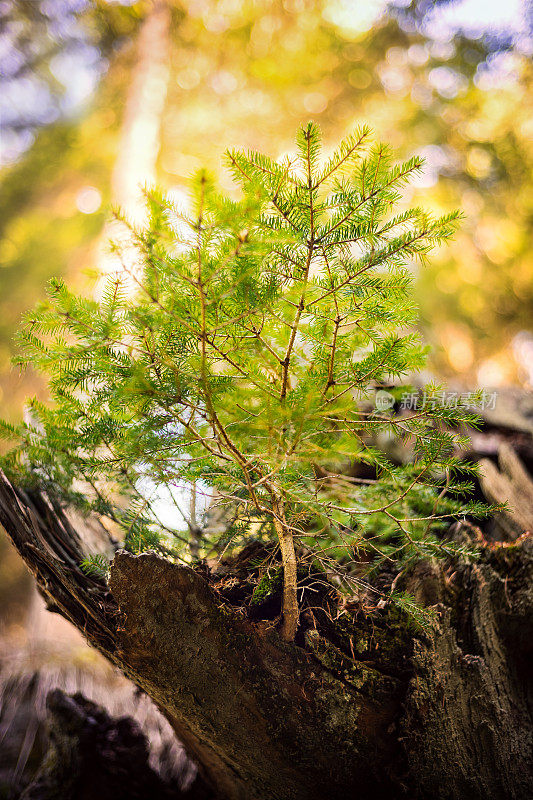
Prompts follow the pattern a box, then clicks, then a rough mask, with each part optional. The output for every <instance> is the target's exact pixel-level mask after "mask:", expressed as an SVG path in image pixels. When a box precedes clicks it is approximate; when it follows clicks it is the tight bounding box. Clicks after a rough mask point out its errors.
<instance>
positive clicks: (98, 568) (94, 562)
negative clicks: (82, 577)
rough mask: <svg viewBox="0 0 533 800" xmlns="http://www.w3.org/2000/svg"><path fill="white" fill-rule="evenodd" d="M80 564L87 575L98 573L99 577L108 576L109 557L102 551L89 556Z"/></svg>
mask: <svg viewBox="0 0 533 800" xmlns="http://www.w3.org/2000/svg"><path fill="white" fill-rule="evenodd" d="M80 566H81V568H82V569H83V571H84V572H86V573H87V575H97V576H98V577H99V578H107V576H108V575H109V559H108V558H107V556H105V555H103V554H102V553H97V554H96V555H92V556H87V558H84V559H83V561H82V562H81V564H80Z"/></svg>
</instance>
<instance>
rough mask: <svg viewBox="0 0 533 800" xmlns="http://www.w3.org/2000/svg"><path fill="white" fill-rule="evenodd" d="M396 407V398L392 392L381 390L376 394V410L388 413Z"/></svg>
mask: <svg viewBox="0 0 533 800" xmlns="http://www.w3.org/2000/svg"><path fill="white" fill-rule="evenodd" d="M393 405H394V397H393V396H392V395H391V393H390V392H386V391H385V390H384V389H380V390H379V392H376V408H377V410H378V411H388V410H389V409H390V408H392V407H393Z"/></svg>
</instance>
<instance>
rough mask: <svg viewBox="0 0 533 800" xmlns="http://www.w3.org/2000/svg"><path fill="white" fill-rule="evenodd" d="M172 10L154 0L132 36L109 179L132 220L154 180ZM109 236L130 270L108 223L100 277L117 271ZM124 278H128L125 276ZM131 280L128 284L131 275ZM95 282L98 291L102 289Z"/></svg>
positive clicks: (141, 211) (164, 0) (130, 257)
mask: <svg viewBox="0 0 533 800" xmlns="http://www.w3.org/2000/svg"><path fill="white" fill-rule="evenodd" d="M170 24H171V10H170V5H169V2H168V0H154V1H153V3H151V4H150V6H149V11H148V12H147V13H146V16H145V17H144V19H143V21H142V23H141V27H140V30H139V34H138V39H137V59H136V66H135V69H134V72H133V78H132V81H131V85H130V89H129V92H128V96H127V99H126V108H125V112H124V120H123V123H122V131H121V134H120V139H119V145H118V153H117V159H116V162H115V168H114V170H113V176H112V181H111V193H112V201H113V204H114V205H115V206H118V207H119V208H120V209H121V211H122V212H123V213H124V214H125V216H126V217H127V218H128V220H130V221H131V222H132V223H134V224H135V225H141V224H142V223H144V222H145V221H146V210H145V203H144V198H143V194H142V190H143V188H144V187H145V186H146V185H148V186H149V185H151V184H154V182H155V181H156V163H157V157H158V154H159V146H160V130H161V119H162V116H163V111H164V106H165V99H166V94H167V87H168V81H169V75H170V71H169V62H170ZM109 238H112V239H113V240H114V241H117V242H118V243H119V244H120V245H122V246H123V247H124V249H125V254H124V258H125V260H126V261H127V262H128V263H127V267H128V269H133V270H134V269H135V259H134V254H133V253H132V251H131V249H130V250H128V247H127V245H128V239H129V237H128V235H127V232H126V231H124V230H123V229H121V228H119V229H117V230H115V229H114V227H113V226H111V225H107V226H106V227H105V229H104V234H103V237H102V239H103V240H102V242H101V245H100V255H99V258H98V261H99V269H100V272H101V273H102V274H103V276H106V275H109V274H110V273H115V272H117V271H118V272H119V273H120V272H121V270H122V264H121V261H120V259H118V258H117V256H116V255H113V254H112V253H110V252H109V250H108V240H109ZM125 279H126V283H127V282H128V278H127V276H125ZM129 280H130V285H131V286H132V283H131V279H129ZM101 284H102V281H100V284H99V286H98V287H97V291H98V290H99V289H100V288H101Z"/></svg>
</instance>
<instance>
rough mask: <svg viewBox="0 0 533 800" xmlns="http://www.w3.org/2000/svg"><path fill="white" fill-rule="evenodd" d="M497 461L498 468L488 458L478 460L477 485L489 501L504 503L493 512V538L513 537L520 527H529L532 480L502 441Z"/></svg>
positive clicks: (532, 518) (532, 523)
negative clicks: (499, 508)
mask: <svg viewBox="0 0 533 800" xmlns="http://www.w3.org/2000/svg"><path fill="white" fill-rule="evenodd" d="M498 462H499V470H498V468H497V467H496V465H495V464H494V463H493V462H492V461H489V459H482V460H481V462H480V467H481V477H480V480H481V486H482V488H483V491H484V493H485V496H486V497H487V498H488V499H489V500H490V501H491V502H492V503H496V504H503V503H506V504H507V508H505V509H504V510H503V511H499V512H497V513H496V514H495V516H494V521H493V524H494V527H495V528H496V529H497V531H496V538H500V539H501V538H503V539H511V540H515V539H517V538H518V537H519V536H521V535H522V534H523V533H524V531H533V481H532V480H531V478H530V477H529V475H528V473H527V471H526V469H525V467H524V465H523V464H522V462H521V460H520V458H519V457H518V456H517V454H516V453H515V451H514V450H513V448H512V447H510V446H509V445H508V444H506V443H504V444H502V445H501V447H500V450H499V456H498Z"/></svg>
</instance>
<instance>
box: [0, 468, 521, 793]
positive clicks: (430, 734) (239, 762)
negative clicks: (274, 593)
mask: <svg viewBox="0 0 533 800" xmlns="http://www.w3.org/2000/svg"><path fill="white" fill-rule="evenodd" d="M0 522H1V523H2V525H3V526H4V527H5V528H6V530H7V532H8V534H9V535H10V537H11V538H12V541H13V542H14V544H15V546H16V547H17V549H18V550H19V552H20V553H21V554H22V556H23V558H24V559H25V561H26V563H27V564H28V566H29V567H30V569H31V570H32V572H33V573H34V575H35V577H36V579H37V582H38V584H39V586H40V588H41V591H42V592H43V594H44V595H45V596H46V597H47V599H48V601H49V603H50V605H51V606H53V607H54V609H55V610H58V611H60V613H62V614H63V615H64V616H66V617H67V618H68V619H70V620H71V621H72V622H73V623H74V624H75V625H77V627H79V628H80V630H82V631H83V632H84V633H85V635H86V636H87V638H88V639H89V641H90V642H91V643H92V644H93V645H95V646H96V647H98V648H99V649H100V650H101V651H102V652H103V653H105V655H106V656H107V657H108V658H109V659H110V660H111V661H112V662H113V663H115V664H116V665H118V666H119V667H120V668H121V669H122V670H123V671H124V672H125V673H126V675H128V676H129V677H130V678H131V680H133V681H134V682H135V683H136V684H138V685H139V686H140V687H142V688H143V689H144V690H145V691H146V692H147V693H148V694H149V695H150V696H151V697H152V698H153V699H154V700H155V702H156V703H157V704H158V705H159V707H160V708H161V709H162V711H163V712H164V713H165V715H166V716H167V718H168V719H169V720H170V722H171V724H172V725H173V727H174V729H175V731H176V734H177V735H178V737H179V738H180V740H181V741H182V742H183V744H184V745H185V747H186V748H187V750H188V752H189V753H190V755H191V756H192V757H193V758H194V759H195V760H196V761H197V763H198V764H199V767H200V769H201V771H202V773H203V775H204V776H205V778H206V779H207V780H208V781H209V782H210V784H211V786H212V787H213V789H214V791H215V792H216V794H217V796H218V797H220V798H227V800H315V799H316V800H318V799H319V798H320V800H322V799H323V798H324V797H327V798H329V799H330V800H344V798H346V799H348V798H358V800H365V798H368V799H370V798H372V799H373V800H374V799H375V798H386V799H387V800H395V799H396V798H398V800H400V798H403V799H404V800H405V798H416V797H418V798H427V797H433V798H438V799H439V800H452V799H453V800H455V798H457V800H459V798H460V799H461V800H463V799H464V798H466V797H468V798H469V800H470V799H472V800H508V799H509V800H526V798H528V800H529V798H530V797H531V796H533V774H532V769H531V752H532V745H533V736H532V722H531V718H532V709H533V685H532V679H531V670H530V669H529V668H528V664H529V663H530V658H531V655H532V643H533V635H532V634H533V630H532V619H533V614H532V612H533V589H532V577H533V576H532V571H533V543H532V541H531V539H530V538H529V537H522V538H521V539H520V540H518V542H517V543H515V544H513V545H512V546H510V547H506V548H503V547H502V548H499V547H495V548H494V549H487V550H486V551H485V553H484V555H483V557H482V558H481V561H480V562H479V563H478V564H474V565H472V564H467V563H457V564H454V565H448V566H446V565H445V566H444V567H443V566H441V565H439V564H435V563H432V562H429V563H422V564H419V565H418V566H417V567H415V568H414V569H413V570H412V571H410V572H409V574H406V575H404V576H403V581H404V584H405V586H404V588H406V589H407V590H409V591H411V592H412V593H414V594H416V595H417V596H418V597H419V599H420V600H421V602H425V603H427V604H430V605H432V606H433V607H434V608H435V610H436V611H437V612H438V624H437V625H436V627H435V630H433V632H431V633H430V634H413V633H409V632H408V630H407V628H406V625H405V620H404V619H402V618H401V617H399V616H398V612H392V611H388V610H386V609H385V610H376V611H374V612H372V613H363V612H362V611H358V612H357V613H355V612H354V613H343V614H342V615H341V616H339V618H338V619H337V620H330V621H329V622H328V623H327V624H325V625H324V627H323V628H320V627H319V629H318V630H314V629H313V628H311V627H308V629H307V632H306V635H305V637H302V638H301V640H300V639H297V642H298V643H297V644H296V643H287V642H284V641H283V639H282V638H281V636H280V635H279V632H278V631H277V629H276V627H275V625H274V623H273V622H272V621H270V622H268V621H256V622H253V621H251V620H250V619H249V618H248V617H247V616H246V614H245V613H244V611H242V610H239V609H235V608H232V607H231V606H230V605H229V604H228V603H227V602H225V601H223V599H222V598H221V596H220V594H218V593H217V592H216V591H214V589H213V588H212V587H211V586H210V584H209V580H208V576H203V575H201V574H199V572H197V571H194V570H192V569H189V568H187V567H181V566H178V565H176V564H172V563H169V562H168V561H166V560H164V559H162V558H160V557H158V556H157V555H155V554H153V553H147V554H144V555H140V556H133V555H131V554H129V553H126V552H123V551H119V552H118V553H117V555H116V556H115V559H114V562H113V566H112V570H111V580H110V586H109V587H107V586H106V585H105V584H104V583H103V582H101V581H98V580H94V579H90V580H89V579H87V578H86V576H84V575H83V573H82V572H81V570H80V569H79V567H78V566H77V564H78V563H79V560H80V556H81V554H82V546H81V540H80V537H78V536H77V535H76V532H75V531H74V530H73V529H72V526H70V525H69V523H68V520H67V519H66V517H65V516H64V515H63V514H62V512H61V511H60V509H58V508H57V506H55V507H54V506H53V505H52V504H51V503H50V501H48V500H47V499H46V498H44V497H43V496H42V495H39V494H35V495H33V496H32V497H28V496H26V495H24V494H23V493H21V492H18V491H16V490H14V489H13V487H12V486H11V485H10V484H9V482H8V481H7V480H6V479H5V478H2V479H1V480H0Z"/></svg>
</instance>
